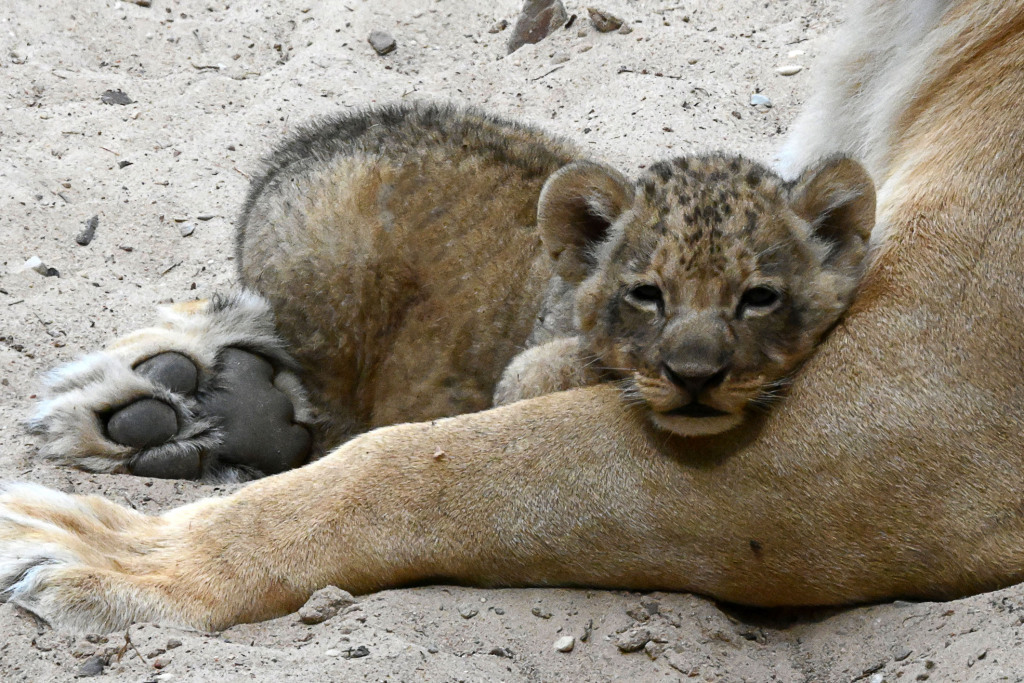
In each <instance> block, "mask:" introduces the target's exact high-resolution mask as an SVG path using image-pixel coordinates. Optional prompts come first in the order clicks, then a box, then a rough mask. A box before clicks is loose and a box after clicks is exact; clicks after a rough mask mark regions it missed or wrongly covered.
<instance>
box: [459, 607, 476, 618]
mask: <svg viewBox="0 0 1024 683" xmlns="http://www.w3.org/2000/svg"><path fill="white" fill-rule="evenodd" d="M478 614H480V610H478V609H477V608H476V607H473V606H472V605H459V616H460V617H462V618H463V619H472V618H473V617H475V616H476V615H478Z"/></svg>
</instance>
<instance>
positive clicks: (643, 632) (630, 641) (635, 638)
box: [615, 628, 651, 652]
mask: <svg viewBox="0 0 1024 683" xmlns="http://www.w3.org/2000/svg"><path fill="white" fill-rule="evenodd" d="M650 640H651V632H650V631H648V630H647V629H645V628H631V629H629V630H628V631H626V632H624V633H622V634H620V635H619V637H618V639H617V640H616V641H615V645H616V647H618V648H619V650H621V651H622V652H636V651H638V650H642V649H643V647H644V645H646V644H647V643H648V642H650Z"/></svg>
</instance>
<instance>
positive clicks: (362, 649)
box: [341, 645, 370, 659]
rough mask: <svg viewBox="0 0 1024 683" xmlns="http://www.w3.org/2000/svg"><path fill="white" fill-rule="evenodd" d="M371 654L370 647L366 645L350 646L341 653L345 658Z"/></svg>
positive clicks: (356, 657)
mask: <svg viewBox="0 0 1024 683" xmlns="http://www.w3.org/2000/svg"><path fill="white" fill-rule="evenodd" d="M369 654H370V648H368V647H366V646H365V645H360V646H359V647H350V648H349V649H347V650H345V651H344V652H342V653H341V656H342V657H344V658H345V659H359V658H360V657H367V656H369Z"/></svg>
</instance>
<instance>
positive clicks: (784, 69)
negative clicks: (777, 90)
mask: <svg viewBox="0 0 1024 683" xmlns="http://www.w3.org/2000/svg"><path fill="white" fill-rule="evenodd" d="M803 70H804V68H803V67H802V66H800V65H799V64H783V65H782V66H780V67H779V68H778V69H776V70H775V73H777V74H779V75H780V76H794V75H796V74H798V73H800V72H801V71H803Z"/></svg>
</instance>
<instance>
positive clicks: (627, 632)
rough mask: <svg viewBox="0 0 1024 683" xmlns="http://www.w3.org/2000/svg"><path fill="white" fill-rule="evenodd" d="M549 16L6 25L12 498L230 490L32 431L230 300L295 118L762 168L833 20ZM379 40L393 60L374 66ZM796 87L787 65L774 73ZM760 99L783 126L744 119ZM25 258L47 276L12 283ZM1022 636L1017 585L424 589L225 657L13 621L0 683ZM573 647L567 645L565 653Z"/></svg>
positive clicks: (7, 438) (877, 660)
mask: <svg viewBox="0 0 1024 683" xmlns="http://www.w3.org/2000/svg"><path fill="white" fill-rule="evenodd" d="M565 7H566V10H567V12H568V13H569V15H570V19H571V17H572V16H573V15H576V16H577V19H576V20H573V21H572V23H571V26H570V27H569V28H567V29H566V28H562V29H558V30H556V31H554V32H553V33H551V35H549V36H548V37H547V38H545V39H544V40H543V41H541V42H540V43H537V44H528V45H524V46H523V47H521V48H519V49H518V50H517V51H516V52H514V53H513V54H511V55H506V51H507V47H506V45H507V41H508V31H509V30H510V29H508V28H504V29H502V28H501V27H502V26H505V27H509V26H513V25H514V24H515V22H516V18H517V15H518V12H519V9H520V3H519V2H518V0H494V1H492V2H488V3H475V2H469V1H462V2H455V1H454V0H451V1H448V2H440V1H437V0H407V1H405V2H398V1H397V0H390V1H388V0H344V2H341V1H338V0H319V1H318V0H280V1H279V2H274V3H267V2H258V1H256V0H209V1H198V0H179V1H176V2H173V3H172V2H170V1H169V0H153V1H152V3H149V2H125V1H123V0H100V1H98V2H92V3H68V2H58V1H56V0H33V1H25V2H9V3H3V4H2V5H0V21H2V22H3V26H2V28H3V30H2V31H0V82H2V83H3V84H4V87H3V90H2V91H0V92H2V94H3V107H2V109H0V207H2V211H0V456H2V457H0V478H5V479H12V478H13V479H25V480H32V481H38V482H41V483H44V484H47V485H50V486H55V487H57V488H60V489H62V490H64V491H76V492H80V493H92V492H98V493H101V494H103V495H106V496H108V497H110V498H112V499H114V500H117V501H119V502H122V503H124V504H126V505H131V506H132V507H135V508H137V509H140V510H146V511H158V510H161V509H165V508H167V507H171V506H174V505H177V504H180V503H183V502H186V501H189V500H193V499H195V498H197V497H200V496H205V495H218V494H223V493H224V492H226V491H228V490H230V487H223V486H220V487H218V486H205V485H200V484H196V483H192V482H171V481H154V480H146V479H141V478H139V479H137V478H132V477H127V476H101V475H90V474H83V473H80V472H76V471H72V470H68V469H64V468H58V467H55V466H53V465H52V464H50V463H46V462H43V461H41V460H40V459H39V458H38V456H37V448H36V444H35V442H34V440H33V438H32V437H31V436H30V435H28V434H27V433H26V432H25V430H24V429H23V427H22V426H21V420H23V419H24V418H25V417H26V416H27V415H28V414H29V412H30V410H31V407H32V403H33V397H34V393H35V392H36V391H37V390H38V387H39V384H40V376H41V373H43V372H45V371H46V370H47V369H49V368H52V367H53V366H55V365H57V364H59V363H61V362H64V361H67V360H70V359H72V358H74V357H75V356H77V355H79V354H81V353H83V352H86V351H90V350H93V349H95V348H96V347H98V346H99V345H101V344H102V343H103V342H104V341H105V340H108V339H110V338H111V337H114V336H116V335H119V334H122V333H125V332H127V331H129V330H131V329H132V328H135V327H138V326H140V325H143V324H145V323H147V322H148V321H149V320H150V318H151V312H152V310H153V307H154V306H155V305H156V304H158V303H162V302H170V301H183V300H189V299H193V298H196V297H205V296H209V295H210V294H212V293H213V292H216V291H218V290H223V289H226V288H228V287H229V286H230V285H231V283H232V281H233V264H232V263H231V261H232V257H231V255H230V254H231V249H230V240H231V230H232V227H231V226H232V221H233V219H234V216H235V214H236V211H237V209H238V207H239V205H240V202H241V198H242V196H243V193H244V191H245V188H246V185H247V182H248V178H249V176H250V175H251V174H252V173H253V171H254V169H255V168H256V162H257V159H258V158H259V156H260V154H262V153H264V152H265V151H266V150H267V149H268V147H269V145H270V144H272V142H273V141H274V140H277V139H279V138H280V137H281V136H282V135H285V134H287V133H288V132H289V131H291V130H293V129H294V128H295V127H296V126H297V125H299V124H301V123H302V122H303V121H305V120H307V119H309V118H310V117H313V116H316V115H318V114H326V113H330V112H335V111H338V110H346V109H349V108H353V107H358V106H362V105H366V104H370V103H374V102H390V101H396V100H402V99H411V98H437V99H451V100H456V101H459V102H467V103H471V104H475V105H479V106H482V107H485V108H487V109H489V110H491V111H494V112H497V113H500V114H503V115H506V116H511V117H516V118H520V119H524V120H527V121H530V122H532V123H535V124H539V125H541V126H543V127H545V128H547V129H548V130H550V131H552V132H555V133H558V134H562V135H565V136H567V137H569V138H572V139H574V140H576V141H578V142H580V143H581V144H582V145H584V146H585V148H586V149H587V150H588V151H589V152H590V153H591V154H593V155H594V156H596V157H600V158H602V159H605V160H607V161H610V162H613V163H615V164H617V165H618V166H619V167H620V168H622V169H623V170H624V171H625V172H627V173H631V172H632V173H635V172H636V171H637V170H639V169H640V168H642V167H643V166H645V165H648V164H650V163H651V161H652V160H654V159H658V158H662V157H668V156H672V155H675V154H680V153H688V152H694V151H704V150H712V149H719V148H725V149H729V150H735V151H740V152H743V153H745V154H747V155H749V156H752V157H755V158H760V159H762V160H767V159H770V155H771V152H772V150H773V149H775V148H776V147H777V146H778V144H779V142H780V140H781V137H782V136H783V135H784V134H785V133H786V130H787V128H788V126H789V124H790V122H791V121H792V120H793V117H794V114H795V112H796V110H797V108H798V107H799V104H800V102H801V101H802V99H803V98H804V97H805V96H806V94H807V92H808V89H809V88H810V87H811V84H812V83H813V79H814V77H815V66H816V64H817V61H816V58H817V56H818V55H819V54H820V53H821V51H822V50H823V49H825V48H826V47H827V44H828V42H829V35H830V32H831V31H833V30H834V29H835V25H836V19H837V3H835V2H832V1H830V0H829V1H826V0H790V1H789V2H785V3H766V2H763V1H756V2H755V1H753V0H735V1H733V0H719V1H715V0H711V1H707V2H697V1H696V0H685V1H684V2H677V1H674V0H659V1H657V2H655V1H647V0H642V1H637V2H626V1H625V0H608V1H607V2H603V3H601V4H599V5H594V7H596V8H597V9H599V10H601V11H603V12H606V13H608V14H611V15H614V16H616V17H619V18H621V19H622V20H623V21H624V23H625V24H626V25H627V26H629V28H630V29H632V31H631V32H629V33H620V32H617V31H616V32H610V33H599V32H598V31H597V30H596V29H595V28H594V27H593V25H592V24H591V22H590V21H589V20H588V17H589V14H588V9H587V8H588V6H587V5H584V4H581V3H579V2H576V1H575V0H567V1H566V2H565ZM374 31H383V32H386V33H389V34H390V35H391V36H392V37H393V38H394V40H395V43H396V49H395V50H394V51H392V52H390V53H388V54H386V55H383V56H381V55H378V54H377V53H376V52H375V51H374V48H373V47H372V46H371V45H370V43H369V42H368V37H369V36H370V35H371V33H372V32H374ZM491 31H493V32H491ZM787 65H798V66H802V67H803V69H802V70H800V71H799V72H797V73H796V74H795V75H792V76H783V75H781V74H779V73H777V72H776V69H777V68H778V67H780V66H787ZM788 71H792V70H791V69H790V70H788ZM110 93H115V94H116V95H111V94H110ZM754 94H763V95H765V96H767V97H768V98H769V99H770V101H771V103H772V106H771V107H766V106H764V105H758V106H756V107H755V106H752V105H751V96H752V95H754ZM108 102H109V103H108ZM93 216H98V227H97V228H96V229H95V234H94V236H93V237H92V239H91V241H88V240H80V241H87V242H88V243H87V244H86V245H80V244H79V243H77V242H76V237H78V236H79V235H80V234H81V233H82V232H83V228H84V227H86V222H87V221H89V220H90V219H91V218H92V217H93ZM32 257H38V258H39V259H40V260H41V262H42V265H43V266H45V268H42V269H41V270H42V272H40V270H39V269H31V268H30V269H27V270H24V271H22V270H21V269H22V266H23V264H24V263H25V262H26V261H28V260H29V259H30V258H32ZM51 271H52V272H54V273H59V275H57V274H53V275H51V276H49V277H47V276H45V275H43V274H42V273H50V272H51ZM1022 620H1024V590H1022V589H1021V588H1020V587H1011V588H1007V589H1005V590H1003V591H999V592H995V593H991V594H986V595H979V596H974V597H969V598H966V599H963V600H958V601H953V602H948V603H920V604H917V603H913V604H912V603H903V602H895V603H891V604H884V605H876V606H869V607H859V608H854V609H847V610H816V611H804V612H799V613H778V612H758V611H751V610H740V609H736V608H730V607H728V606H719V605H716V604H715V603H714V602H711V601H709V600H706V599H704V598H700V597H695V596H690V595H681V594H661V593H655V594H647V595H642V594H637V593H625V592H608V591H592V590H551V589H545V590H541V589H529V590H486V591H485V590H471V589H462V588H455V587H425V588H416V589H406V590H396V591H385V592H382V593H378V594H374V595H371V596H365V597H362V598H360V599H359V602H358V603H357V604H356V605H354V606H350V607H343V608H342V609H341V611H340V613H339V614H338V615H337V616H334V617H332V618H330V619H327V620H326V621H323V622H322V623H319V624H315V625H308V624H305V623H303V622H302V621H301V620H300V619H299V617H298V616H297V615H289V616H286V617H283V618H280V619H277V620H273V621H269V622H264V623H260V624H249V625H242V626H236V627H234V628H231V629H228V630H227V631H224V632H222V633H214V634H208V633H197V632H192V631H186V630H181V629H174V628H167V627H164V626H160V625H156V624H138V625H135V626H133V627H131V628H130V629H128V631H126V632H119V633H113V634H88V635H71V634H66V633H62V632H59V631H54V630H52V629H50V628H49V627H47V626H45V625H43V624H39V623H37V621H36V620H35V619H34V618H33V617H32V616H30V615H28V614H26V613H25V612H23V611H21V610H19V609H17V608H15V607H13V606H11V605H2V606H0V634H2V635H0V680H3V681H44V682H45V681H59V680H68V679H70V678H71V677H72V676H74V675H76V674H81V675H86V674H95V675H98V676H99V677H100V678H102V679H109V680H123V681H148V680H160V681H169V680H175V679H177V680H182V681H186V680H187V681H206V680H216V681H219V682H220V681H235V680H253V679H257V680H306V681H327V680H332V681H340V680H346V681H347V680H390V681H411V680H430V681H549V680H571V681H605V680H607V681H611V680H616V681H618V680H635V681H647V680H652V681H653V680H682V679H685V680H691V679H692V680H709V681H718V680H726V681H739V680H749V681H769V680H778V681H804V680H806V681H854V680H864V681H871V682H872V683H878V681H882V680H886V681H897V680H900V681H916V680H933V681H961V680H963V681H997V680H1009V681H1020V680H1024V659H1022V658H1021V657H1020V654H1019V653H1020V652H1021V651H1022V650H1021V647H1022V642H1021V641H1022V637H1021V635H1020V634H1021V623H1022ZM567 636H572V637H573V639H574V640H573V646H572V649H571V650H569V651H567V652H561V651H558V650H556V649H555V644H556V642H559V641H561V642H560V644H561V646H562V647H565V644H566V641H565V640H564V639H565V638H566V637H567Z"/></svg>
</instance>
